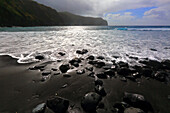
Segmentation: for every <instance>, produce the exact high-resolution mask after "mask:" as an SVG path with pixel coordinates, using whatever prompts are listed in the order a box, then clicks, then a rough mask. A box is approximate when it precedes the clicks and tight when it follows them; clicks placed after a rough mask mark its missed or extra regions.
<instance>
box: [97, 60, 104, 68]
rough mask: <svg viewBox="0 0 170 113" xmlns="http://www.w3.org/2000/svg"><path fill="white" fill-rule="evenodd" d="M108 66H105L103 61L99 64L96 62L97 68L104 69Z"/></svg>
mask: <svg viewBox="0 0 170 113" xmlns="http://www.w3.org/2000/svg"><path fill="white" fill-rule="evenodd" d="M105 65H106V64H105V62H101V61H98V62H96V64H95V66H96V67H97V68H102V67H103V66H105Z"/></svg>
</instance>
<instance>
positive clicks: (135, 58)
mask: <svg viewBox="0 0 170 113" xmlns="http://www.w3.org/2000/svg"><path fill="white" fill-rule="evenodd" d="M129 58H130V59H134V60H138V59H139V58H138V57H133V56H129Z"/></svg>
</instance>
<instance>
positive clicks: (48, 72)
mask: <svg viewBox="0 0 170 113" xmlns="http://www.w3.org/2000/svg"><path fill="white" fill-rule="evenodd" d="M50 74H51V71H44V72H42V76H48V75H50Z"/></svg>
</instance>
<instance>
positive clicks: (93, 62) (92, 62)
mask: <svg viewBox="0 0 170 113" xmlns="http://www.w3.org/2000/svg"><path fill="white" fill-rule="evenodd" d="M88 63H89V64H91V65H95V64H97V61H89V62H88Z"/></svg>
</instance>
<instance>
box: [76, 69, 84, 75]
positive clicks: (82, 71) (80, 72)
mask: <svg viewBox="0 0 170 113" xmlns="http://www.w3.org/2000/svg"><path fill="white" fill-rule="evenodd" d="M84 73H85V70H84V69H82V70H77V74H78V75H81V74H84Z"/></svg>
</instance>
